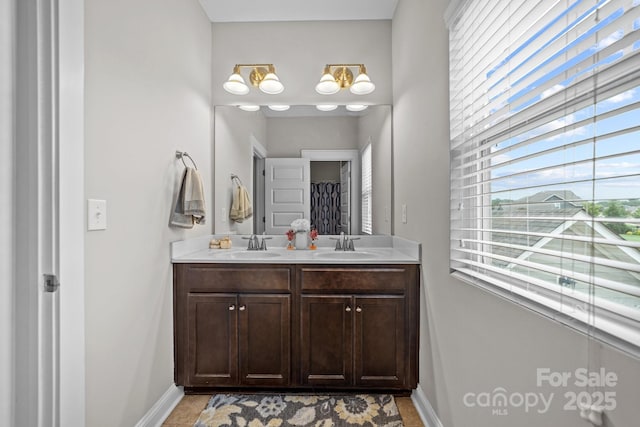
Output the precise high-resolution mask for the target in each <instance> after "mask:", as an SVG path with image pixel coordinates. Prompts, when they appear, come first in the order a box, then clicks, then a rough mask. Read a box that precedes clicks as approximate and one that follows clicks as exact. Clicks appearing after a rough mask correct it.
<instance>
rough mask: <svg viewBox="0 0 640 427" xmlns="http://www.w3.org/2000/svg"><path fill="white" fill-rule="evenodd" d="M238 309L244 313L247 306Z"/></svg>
mask: <svg viewBox="0 0 640 427" xmlns="http://www.w3.org/2000/svg"><path fill="white" fill-rule="evenodd" d="M238 309H239V310H240V311H245V310H246V309H247V306H246V305H241V306H240V307H238Z"/></svg>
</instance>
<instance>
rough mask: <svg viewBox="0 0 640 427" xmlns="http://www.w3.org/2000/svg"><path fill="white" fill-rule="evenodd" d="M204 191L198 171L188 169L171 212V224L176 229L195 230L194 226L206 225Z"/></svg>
mask: <svg viewBox="0 0 640 427" xmlns="http://www.w3.org/2000/svg"><path fill="white" fill-rule="evenodd" d="M204 212H205V205H204V191H203V186H202V179H201V178H200V174H199V173H198V171H197V170H195V169H193V168H190V167H187V168H185V170H184V174H182V181H181V183H180V191H178V197H176V202H175V205H174V207H173V210H172V211H171V221H170V224H171V225H173V226H176V227H182V228H193V224H194V223H195V224H204Z"/></svg>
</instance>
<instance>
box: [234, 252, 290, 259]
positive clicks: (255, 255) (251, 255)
mask: <svg viewBox="0 0 640 427" xmlns="http://www.w3.org/2000/svg"><path fill="white" fill-rule="evenodd" d="M229 256H230V257H231V258H235V259H264V258H275V257H279V256H280V254H279V253H275V252H267V251H240V252H233V253H232V254H230V255H229Z"/></svg>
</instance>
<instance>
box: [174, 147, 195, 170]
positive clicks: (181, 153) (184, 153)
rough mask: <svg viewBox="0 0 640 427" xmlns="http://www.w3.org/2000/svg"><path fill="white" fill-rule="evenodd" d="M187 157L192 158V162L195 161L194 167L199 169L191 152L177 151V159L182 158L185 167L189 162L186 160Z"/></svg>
mask: <svg viewBox="0 0 640 427" xmlns="http://www.w3.org/2000/svg"><path fill="white" fill-rule="evenodd" d="M185 157H187V158H189V160H191V163H193V167H194V168H195V169H196V170H198V166H197V165H196V162H195V161H194V160H193V158H192V157H191V156H190V155H189V153H187V152H186V151H176V159H180V160H182V164H183V165H184V167H185V168H186V167H187V164H186V163H185V161H184V158H185Z"/></svg>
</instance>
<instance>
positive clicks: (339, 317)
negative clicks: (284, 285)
mask: <svg viewBox="0 0 640 427" xmlns="http://www.w3.org/2000/svg"><path fill="white" fill-rule="evenodd" d="M301 299H302V310H301V318H300V322H301V327H302V330H301V332H302V337H301V341H302V349H301V353H300V354H301V357H302V360H301V367H300V369H301V374H302V375H301V377H302V384H303V385H327V386H345V385H351V384H352V381H353V363H352V360H353V359H352V355H353V332H352V328H353V303H352V302H353V299H352V298H351V297H350V296H318V295H303V296H302V298H301Z"/></svg>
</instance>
